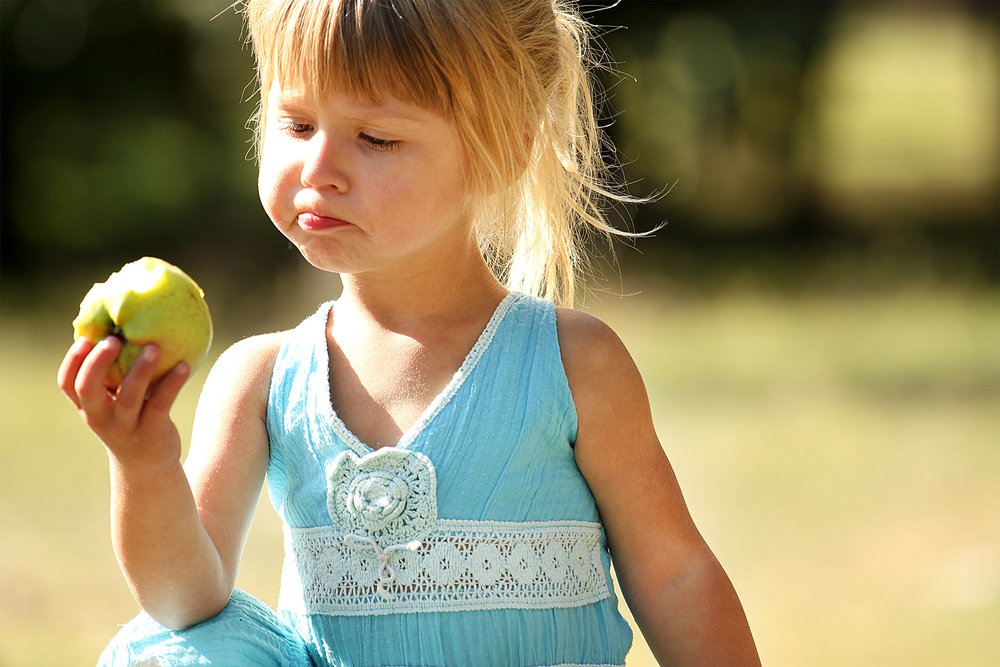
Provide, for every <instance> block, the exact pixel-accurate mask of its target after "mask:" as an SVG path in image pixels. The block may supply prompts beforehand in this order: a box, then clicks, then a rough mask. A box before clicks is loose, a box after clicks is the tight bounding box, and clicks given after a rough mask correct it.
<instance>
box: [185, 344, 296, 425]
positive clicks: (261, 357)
mask: <svg viewBox="0 0 1000 667" xmlns="http://www.w3.org/2000/svg"><path fill="white" fill-rule="evenodd" d="M284 336H285V332H276V333H267V334H260V335H256V336H251V337H249V338H244V339H243V340H240V341H238V342H236V343H234V344H233V345H231V346H230V347H229V348H227V349H226V350H225V351H224V352H223V353H222V354H220V355H219V358H218V359H216V361H215V364H213V366H212V370H211V372H209V374H208V378H207V379H206V380H205V386H204V388H203V389H202V393H201V399H200V400H199V412H200V413H201V412H205V411H204V410H202V408H207V410H208V412H209V413H214V414H216V415H218V414H219V413H220V412H222V411H224V410H231V409H233V408H236V407H237V406H239V407H240V408H241V409H243V410H244V411H245V410H247V409H250V410H254V411H255V412H260V411H262V410H263V407H264V406H265V405H266V403H267V392H268V389H269V387H270V382H271V372H272V370H273V369H274V361H275V359H276V358H277V354H278V350H279V348H280V347H281V342H282V340H284ZM244 414H246V413H245V412H244ZM260 414H262V413H260Z"/></svg>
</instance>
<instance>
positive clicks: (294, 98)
mask: <svg viewBox="0 0 1000 667" xmlns="http://www.w3.org/2000/svg"><path fill="white" fill-rule="evenodd" d="M267 98H268V101H267V103H268V106H272V105H273V106H276V107H302V108H310V109H329V110H332V111H336V112H338V113H343V114H346V115H352V116H364V117H365V118H377V119H384V120H397V121H402V122H409V123H427V122H433V121H438V122H439V121H442V120H446V119H444V118H443V117H442V116H441V115H440V114H438V113H436V112H435V111H432V110H430V109H426V108H424V107H421V106H419V105H416V104H413V103H411V102H406V101H404V100H401V99H399V98H398V97H395V96H394V95H391V94H388V93H385V94H382V95H381V96H380V98H379V99H373V98H372V97H370V96H367V95H364V94H363V93H358V92H351V91H347V90H345V89H343V88H341V87H331V88H330V89H329V90H318V91H317V90H312V89H310V88H308V87H306V86H303V85H300V84H291V85H285V84H283V83H281V82H279V81H274V82H273V83H272V84H271V87H270V90H269V91H268V95H267Z"/></svg>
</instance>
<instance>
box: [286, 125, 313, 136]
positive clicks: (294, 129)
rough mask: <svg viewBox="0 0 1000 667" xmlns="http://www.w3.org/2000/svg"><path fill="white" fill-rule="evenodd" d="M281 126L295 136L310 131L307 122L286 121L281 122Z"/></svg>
mask: <svg viewBox="0 0 1000 667" xmlns="http://www.w3.org/2000/svg"><path fill="white" fill-rule="evenodd" d="M281 128H282V129H283V130H284V131H285V132H287V133H288V134H290V135H292V136H295V137H298V136H302V135H304V134H309V132H311V131H312V125H309V124H308V123H293V122H286V123H284V124H282V126H281Z"/></svg>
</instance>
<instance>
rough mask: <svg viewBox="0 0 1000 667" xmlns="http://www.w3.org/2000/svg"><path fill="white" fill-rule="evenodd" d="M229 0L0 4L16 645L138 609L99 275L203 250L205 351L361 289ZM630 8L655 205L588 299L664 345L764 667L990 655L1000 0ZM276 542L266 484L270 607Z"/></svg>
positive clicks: (613, 51) (993, 639) (46, 642)
mask: <svg viewBox="0 0 1000 667" xmlns="http://www.w3.org/2000/svg"><path fill="white" fill-rule="evenodd" d="M228 4H229V3H228V0H224V1H222V2H217V1H215V0H204V1H194V0H187V1H185V0H150V1H148V2H109V1H99V0H93V1H88V2H80V1H65V2H57V1H25V0H0V65H2V76H0V122H2V127H0V132H2V134H0V157H2V169H0V188H2V198H0V269H2V273H0V299H2V301H0V306H2V310H0V439H2V445H0V529H2V533H0V534H2V538H0V539H2V542H0V543H2V547H0V665H3V666H7V665H10V666H16V667H20V666H22V665H78V664H79V665H85V664H93V662H94V661H95V659H96V655H97V653H98V652H99V651H100V649H101V647H102V646H103V645H104V644H105V643H106V641H107V640H108V639H109V638H110V636H111V635H112V634H113V632H114V631H115V628H116V626H117V625H118V624H120V623H124V622H125V621H126V620H127V619H128V618H130V617H131V616H132V615H133V614H134V612H135V605H134V602H133V601H132V599H131V597H130V596H129V593H128V591H127V589H126V587H125V585H124V583H123V581H122V579H121V576H120V574H119V572H118V570H117V566H116V565H115V562H114V558H113V556H112V553H111V548H110V543H109V528H108V518H107V514H108V512H107V503H108V489H107V472H106V461H105V457H104V454H103V453H102V451H101V447H100V445H99V444H98V443H97V442H96V440H95V439H94V438H93V436H91V435H90V434H89V433H88V432H87V431H86V430H85V428H84V427H83V426H82V425H81V424H80V423H79V421H78V420H77V417H76V415H75V413H74V412H73V411H72V410H71V409H70V407H69V405H68V403H66V402H65V400H64V399H63V398H62V397H61V396H60V394H59V393H58V390H57V389H56V387H55V382H54V376H55V370H56V368H57V366H58V363H59V360H60V359H61V356H62V354H63V351H64V349H65V348H66V346H68V345H69V343H70V340H71V331H70V326H69V322H70V320H71V319H72V317H73V316H74V315H75V311H76V306H77V304H78V302H79V299H80V298H81V297H82V295H83V294H84V292H86V290H87V289H88V288H89V286H90V284H91V283H93V282H94V281H96V280H99V279H103V277H104V276H106V275H107V274H108V273H110V272H111V271H112V270H115V269H117V268H118V267H119V266H120V265H121V264H123V263H124V262H125V261H128V260H131V259H134V258H136V257H139V256H142V255H156V256H161V257H164V258H166V259H169V260H171V261H173V262H175V263H178V264H180V265H181V266H183V267H184V268H185V269H186V270H187V271H188V272H189V273H191V274H192V275H194V276H195V277H196V278H197V279H198V280H199V282H201V283H202V285H203V287H204V288H205V290H206V292H207V294H208V298H209V302H210V304H211V306H212V308H213V312H214V314H215V317H216V322H217V327H218V336H217V341H216V344H215V347H214V349H213V356H214V355H216V354H218V353H219V352H220V351H221V350H222V349H224V348H225V346H226V345H227V344H228V343H229V342H231V341H233V340H236V339H238V338H241V337H243V336H246V335H249V334H251V333H255V332H259V331H264V330H274V329H279V328H285V327H288V326H291V325H293V324H295V323H296V322H298V321H299V320H300V319H301V318H302V317H303V316H305V315H306V314H308V313H309V312H311V310H312V308H313V306H314V305H315V303H316V302H318V301H320V300H324V299H327V298H331V297H333V296H335V295H336V293H337V290H338V288H339V283H338V282H337V280H336V278H335V277H324V276H322V275H317V273H316V272H315V271H312V270H310V269H308V268H306V267H305V266H304V262H302V261H301V260H300V259H299V258H298V256H297V254H296V253H294V252H293V251H289V250H288V249H287V244H286V243H284V242H283V240H282V238H281V237H280V236H279V235H278V234H277V233H276V232H274V231H273V230H272V229H271V226H270V224H269V222H268V221H267V219H266V217H265V216H264V214H263V213H262V211H261V210H260V206H259V204H258V202H257V198H256V189H255V165H254V163H253V161H252V159H250V158H249V157H248V155H249V153H250V149H251V144H250V140H251V136H250V133H249V131H248V130H247V129H246V121H247V119H248V117H249V116H250V115H251V114H252V112H253V110H254V104H255V95H256V89H255V88H254V86H253V84H252V77H253V73H252V63H251V59H250V54H249V51H248V49H247V48H246V47H245V46H244V43H243V42H244V37H245V34H244V30H243V28H242V26H241V23H240V20H239V18H238V17H237V16H236V14H235V13H234V12H233V11H232V10H227V6H228ZM610 4H612V3H611V2H586V3H584V5H585V8H586V10H587V11H588V12H589V14H588V15H589V16H590V18H591V19H592V21H593V22H595V23H596V24H599V25H601V26H604V28H603V29H602V30H601V40H602V42H603V44H604V45H605V47H606V49H607V52H608V54H609V57H610V58H611V59H612V60H613V61H614V70H615V71H614V72H605V73H603V75H602V77H603V81H604V84H605V88H606V90H607V93H608V103H607V105H606V107H605V109H604V111H605V115H606V117H607V119H608V123H609V128H608V131H609V134H610V135H611V137H612V138H613V140H614V142H615V143H616V145H617V147H618V155H617V157H618V159H619V160H620V161H621V162H622V163H623V164H624V170H623V174H624V176H625V177H626V178H627V179H628V181H629V182H630V183H631V188H632V192H633V193H634V194H637V195H651V194H656V193H659V194H660V196H659V197H658V198H657V199H656V200H655V201H654V202H653V203H650V204H646V205H643V206H641V207H639V208H637V209H635V210H633V211H630V212H628V213H629V214H630V215H631V223H630V224H631V225H632V226H634V228H635V229H637V230H640V231H641V230H649V229H653V228H655V227H656V226H657V225H660V224H662V223H666V224H665V225H664V226H663V227H662V228H661V229H660V230H659V231H657V232H656V233H655V235H654V236H652V237H651V238H647V239H642V240H639V241H636V242H635V243H632V244H628V245H621V246H619V248H618V253H617V260H614V261H613V260H610V259H608V258H606V259H607V260H608V261H606V262H605V264H604V265H603V270H602V271H601V272H599V273H598V274H597V275H596V276H595V277H594V278H593V279H592V281H591V283H592V286H591V289H590V290H589V291H588V292H587V294H586V295H585V297H584V298H583V299H582V301H581V304H580V305H581V307H583V308H586V309H588V310H591V311H593V312H595V313H597V314H598V315H600V316H601V317H603V318H605V319H606V320H607V321H608V322H609V323H611V324H612V325H613V326H614V327H615V328H616V329H617V330H618V331H619V333H620V334H621V336H622V337H623V339H624V340H625V342H626V343H627V344H628V345H629V347H630V349H631V350H632V352H633V355H634V356H635V357H636V359H637V362H638V364H639V366H640V368H641V369H642V370H643V374H644V377H645V379H646V382H647V385H648V389H649V393H650V396H651V400H652V402H653V405H654V413H655V419H656V423H657V428H658V431H659V433H660V436H661V439H662V441H663V443H664V447H665V449H666V450H667V452H668V454H669V456H670V457H671V460H672V461H673V463H674V466H675V467H676V469H677V472H678V476H679V478H680V481H681V484H682V486H683V488H684V490H685V493H686V496H687V498H688V502H689V505H690V507H691V510H692V513H693V514H694V516H695V519H696V520H697V521H698V523H699V525H700V526H701V528H702V530H703V532H704V533H705V535H706V537H707V538H708V540H709V542H710V543H711V544H712V546H713V547H714V549H715V551H716V552H717V554H718V556H719V558H720V559H721V560H722V562H723V564H724V565H725V566H726V568H727V570H728V571H729V573H730V576H731V577H732V579H733V581H734V583H735V585H736V587H737V589H738V591H739V592H740V594H741V597H742V599H743V603H744V606H745V607H746V611H747V615H748V617H749V619H750V623H751V625H752V627H753V630H754V632H755V635H756V638H757V642H758V646H759V649H760V652H761V655H762V657H763V659H764V661H765V663H766V664H769V665H787V666H799V665H810V666H812V665H816V666H821V665H845V664H851V665H861V664H864V665H908V666H910V665H984V666H985V665H996V664H1000V640H998V638H997V636H998V635H997V632H996V629H997V628H998V627H1000V511H998V502H1000V498H998V493H997V491H998V488H1000V290H998V287H1000V225H998V222H1000V221H998V218H1000V194H998V160H1000V157H998V156H1000V152H998V143H1000V141H998V139H1000V93H998V82H1000V39H998V24H1000V16H998V6H1000V5H998V3H996V2H993V1H989V2H968V1H966V2H962V1H959V0H954V1H949V2H944V1H940V2H906V1H898V2H875V1H870V2H726V3H717V2H629V1H625V2H620V3H618V4H617V5H614V6H611V7H608V6H607V5H610ZM204 373H205V370H204V369H203V370H202V371H200V372H199V373H198V374H197V375H196V376H195V378H194V380H193V382H192V383H191V385H190V386H189V387H188V388H187V389H186V390H185V393H184V394H183V395H182V397H181V400H180V403H179V405H178V406H177V407H176V409H175V417H176V419H177V420H178V422H179V423H180V425H181V428H182V430H184V431H185V432H186V431H188V430H189V429H190V425H191V419H192V413H193V409H194V408H193V406H194V402H195V400H196V398H197V393H198V387H199V385H200V382H201V381H202V380H203V379H204ZM280 558H281V546H280V530H279V527H278V524H277V522H276V520H275V518H274V516H273V513H272V512H271V510H270V508H269V506H268V505H267V504H266V500H265V501H264V502H263V503H262V505H261V509H260V511H259V512H258V519H257V522H256V524H255V527H254V531H253V534H252V537H251V541H250V544H249V546H248V549H247V553H246V557H245V560H244V565H243V568H242V571H241V574H240V585H241V586H242V587H244V588H246V589H248V590H250V591H251V592H253V593H255V594H257V595H258V596H260V597H261V598H263V599H264V600H265V601H268V602H269V603H271V604H272V605H273V604H274V603H275V601H276V597H277V586H278V574H279V564H280ZM629 664H630V665H635V666H639V665H650V664H653V662H652V659H651V658H650V656H649V653H648V650H647V649H646V648H645V646H644V643H643V641H642V639H641V636H638V635H637V641H636V647H635V649H634V651H633V652H632V654H631V655H630V658H629Z"/></svg>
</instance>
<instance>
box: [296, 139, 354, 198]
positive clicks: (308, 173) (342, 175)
mask: <svg viewBox="0 0 1000 667" xmlns="http://www.w3.org/2000/svg"><path fill="white" fill-rule="evenodd" d="M343 157H344V150H343V148H338V147H337V146H336V145H335V142H334V140H333V138H332V137H331V136H330V135H329V134H327V133H325V132H316V133H315V134H314V135H313V136H312V137H310V138H309V141H308V142H306V145H305V147H304V155H303V158H302V172H301V174H300V177H299V179H300V180H301V182H302V185H303V186H304V187H307V188H313V189H316V190H319V189H324V188H333V189H336V190H340V191H342V192H344V191H346V190H347V187H348V180H347V174H346V172H345V171H344V166H345V165H344V164H343Z"/></svg>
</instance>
